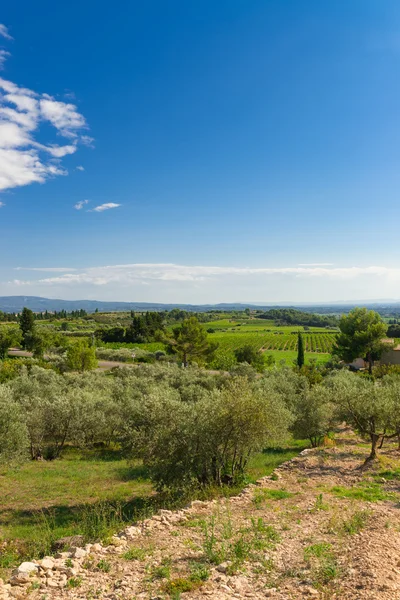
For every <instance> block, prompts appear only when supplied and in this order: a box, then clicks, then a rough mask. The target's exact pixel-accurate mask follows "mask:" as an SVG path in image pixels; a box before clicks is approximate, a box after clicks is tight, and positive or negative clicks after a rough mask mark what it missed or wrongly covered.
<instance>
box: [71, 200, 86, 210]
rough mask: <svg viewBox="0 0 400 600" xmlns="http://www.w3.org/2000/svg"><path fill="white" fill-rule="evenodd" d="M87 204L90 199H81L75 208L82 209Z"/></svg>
mask: <svg viewBox="0 0 400 600" xmlns="http://www.w3.org/2000/svg"><path fill="white" fill-rule="evenodd" d="M85 204H89V200H79V202H77V203H76V204H75V205H74V208H76V210H82V208H83V207H84V206H85Z"/></svg>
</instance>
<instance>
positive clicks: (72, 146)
mask: <svg viewBox="0 0 400 600" xmlns="http://www.w3.org/2000/svg"><path fill="white" fill-rule="evenodd" d="M0 91H2V92H3V94H2V95H0V191H1V190H6V189H12V188H15V187H18V186H23V185H28V184H30V183H33V182H38V183H44V182H45V181H46V180H47V179H48V178H50V177H54V176H56V175H66V174H67V171H66V170H65V168H63V167H62V165H61V164H60V163H59V161H58V162H57V161H55V160H54V159H61V158H63V157H65V156H67V155H69V154H73V153H75V152H76V151H77V147H78V144H82V143H83V144H87V137H88V136H87V135H86V134H85V135H83V134H84V133H86V130H87V125H86V121H85V118H84V117H83V116H82V115H81V114H80V113H79V112H78V110H77V107H76V106H75V105H74V104H70V103H65V102H58V101H56V100H54V98H53V97H52V96H49V95H48V94H39V93H37V92H34V91H33V90H29V89H27V88H22V87H19V86H18V85H16V84H15V83H13V82H11V81H7V80H4V79H1V78H0ZM43 122H44V123H45V122H47V123H50V125H52V126H53V127H54V129H55V133H56V134H58V135H61V136H63V137H65V138H67V139H68V143H67V144H65V145H59V144H56V143H54V141H53V140H51V139H49V140H48V141H47V143H42V142H40V143H39V142H38V141H37V140H36V139H35V135H36V133H37V131H38V129H39V127H40V125H41V123H43Z"/></svg>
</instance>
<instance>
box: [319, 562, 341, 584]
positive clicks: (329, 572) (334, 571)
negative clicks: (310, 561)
mask: <svg viewBox="0 0 400 600" xmlns="http://www.w3.org/2000/svg"><path fill="white" fill-rule="evenodd" d="M339 575H340V569H339V566H338V564H337V562H336V560H334V559H333V560H327V561H326V562H323V563H322V564H321V565H320V567H319V568H318V569H317V571H316V574H315V578H316V581H317V582H318V583H320V584H322V585H327V584H328V583H330V582H331V581H332V580H333V579H337V578H338V577H339Z"/></svg>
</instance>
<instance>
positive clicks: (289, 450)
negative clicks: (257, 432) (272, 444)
mask: <svg viewBox="0 0 400 600" xmlns="http://www.w3.org/2000/svg"><path fill="white" fill-rule="evenodd" d="M308 445H309V444H308ZM308 445H307V443H306V442H302V443H301V444H299V445H298V446H290V447H288V446H286V447H284V448H279V447H278V448H264V450H263V451H262V453H263V454H269V455H278V456H279V455H281V454H298V453H299V452H301V451H302V450H304V449H305V448H307V447H308Z"/></svg>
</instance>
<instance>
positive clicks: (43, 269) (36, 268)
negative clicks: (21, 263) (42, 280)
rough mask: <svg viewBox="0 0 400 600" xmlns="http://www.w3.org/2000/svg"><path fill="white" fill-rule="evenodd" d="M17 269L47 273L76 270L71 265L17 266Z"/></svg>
mask: <svg viewBox="0 0 400 600" xmlns="http://www.w3.org/2000/svg"><path fill="white" fill-rule="evenodd" d="M15 270H16V271H46V272H47V273H69V272H70V271H76V269H74V268H69V267H15Z"/></svg>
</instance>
